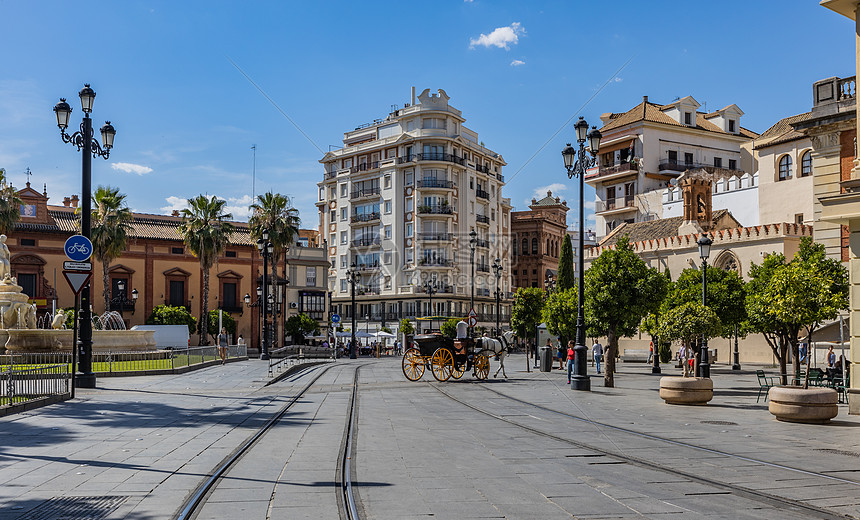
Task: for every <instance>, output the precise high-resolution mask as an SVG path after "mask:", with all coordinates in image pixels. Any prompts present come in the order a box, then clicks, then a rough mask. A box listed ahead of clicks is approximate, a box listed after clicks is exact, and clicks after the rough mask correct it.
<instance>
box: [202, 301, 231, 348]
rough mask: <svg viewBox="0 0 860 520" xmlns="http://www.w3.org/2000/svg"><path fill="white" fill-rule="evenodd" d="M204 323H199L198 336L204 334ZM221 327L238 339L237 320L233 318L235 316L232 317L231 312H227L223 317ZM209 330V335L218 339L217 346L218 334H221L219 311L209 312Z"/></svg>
mask: <svg viewBox="0 0 860 520" xmlns="http://www.w3.org/2000/svg"><path fill="white" fill-rule="evenodd" d="M202 321H203V320H200V321H198V322H197V333H198V334H203V323H202ZM221 326H222V327H224V328H225V329H227V333H228V334H230V335H231V336H233V337H234V338H235V337H236V320H235V319H234V318H233V316H231V315H230V313H229V312H225V313H223V315H222V316H221ZM207 330H208V331H209V334H210V335H211V336H212V337H213V338H215V339H216V342H215V343H216V344H217V339H218V334H220V333H221V329H219V328H218V309H212V310H211V311H209V324H208V326H207Z"/></svg>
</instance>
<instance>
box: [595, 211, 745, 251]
mask: <svg viewBox="0 0 860 520" xmlns="http://www.w3.org/2000/svg"><path fill="white" fill-rule="evenodd" d="M726 214H729V215H731V214H730V213H729V210H727V209H718V210H716V211H714V212H713V214H712V215H711V220H712V221H714V222H715V223H716V222H718V221H719V220H720V219H722V218H723V217H724V216H726ZM735 222H737V221H735ZM683 223H684V217H670V218H661V219H657V220H650V221H647V222H634V223H633V224H627V223H625V224H622V225H620V226H618V227H617V228H615V229H614V230H613V232H612V233H611V234H609V235H607V236H606V237H605V238H604V239H603V241H601V242H600V244H599V245H600V246H613V245H615V244H616V243H617V242H618V239H619V238H621V237H622V236H624V235H629V237H630V242H631V243H633V242H643V241H645V240H657V239H661V238H669V237H675V236H678V228H679V227H681V224H683Z"/></svg>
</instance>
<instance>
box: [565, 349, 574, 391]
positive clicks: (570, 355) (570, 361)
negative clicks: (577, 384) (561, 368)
mask: <svg viewBox="0 0 860 520" xmlns="http://www.w3.org/2000/svg"><path fill="white" fill-rule="evenodd" d="M574 356H575V352H574V351H573V340H570V341H568V342H567V384H570V375H571V372H573V358H574Z"/></svg>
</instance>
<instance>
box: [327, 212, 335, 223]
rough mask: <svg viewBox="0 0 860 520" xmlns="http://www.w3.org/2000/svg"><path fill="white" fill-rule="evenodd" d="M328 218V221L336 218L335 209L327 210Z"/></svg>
mask: <svg viewBox="0 0 860 520" xmlns="http://www.w3.org/2000/svg"><path fill="white" fill-rule="evenodd" d="M328 218H329V222H334V221H335V219H337V213H336V212H335V210H331V211H329V212H328Z"/></svg>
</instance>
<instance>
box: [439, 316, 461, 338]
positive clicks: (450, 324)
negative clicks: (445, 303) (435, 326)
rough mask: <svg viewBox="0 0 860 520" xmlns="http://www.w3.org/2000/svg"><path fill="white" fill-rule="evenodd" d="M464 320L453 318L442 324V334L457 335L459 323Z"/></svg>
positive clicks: (454, 336)
mask: <svg viewBox="0 0 860 520" xmlns="http://www.w3.org/2000/svg"><path fill="white" fill-rule="evenodd" d="M460 321H462V320H461V319H460V318H451V319H450V320H448V321H446V322H445V323H443V324H442V326H441V327H440V328H439V330H441V331H442V334H444V335H445V336H448V337H449V338H456V337H457V324H458V323H460Z"/></svg>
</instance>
